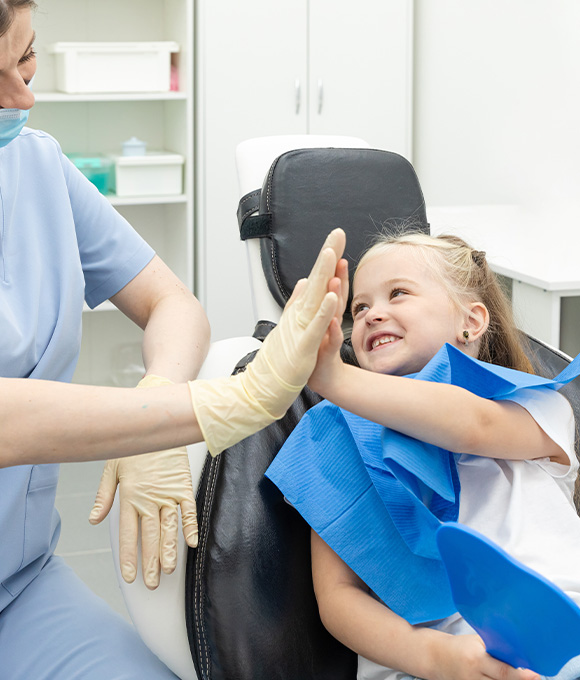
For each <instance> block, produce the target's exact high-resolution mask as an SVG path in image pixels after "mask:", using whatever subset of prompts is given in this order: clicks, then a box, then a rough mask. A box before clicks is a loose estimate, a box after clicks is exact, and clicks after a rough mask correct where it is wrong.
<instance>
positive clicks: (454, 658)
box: [429, 635, 540, 680]
mask: <svg viewBox="0 0 580 680" xmlns="http://www.w3.org/2000/svg"><path fill="white" fill-rule="evenodd" d="M438 640H439V647H438V651H437V654H436V656H437V658H436V660H435V664H434V665H435V667H436V668H435V669H434V672H433V675H432V676H431V675H430V676H429V677H430V678H431V677H432V678H433V680H540V676H539V675H538V674H537V673H534V671H530V670H528V669H525V668H514V667H513V666H510V665H509V664H507V663H503V661H499V660H498V659H495V658H494V657H493V656H490V655H489V654H488V653H487V652H486V651H485V645H484V643H483V640H482V639H481V638H480V637H479V635H442V636H441V637H439V638H438Z"/></svg>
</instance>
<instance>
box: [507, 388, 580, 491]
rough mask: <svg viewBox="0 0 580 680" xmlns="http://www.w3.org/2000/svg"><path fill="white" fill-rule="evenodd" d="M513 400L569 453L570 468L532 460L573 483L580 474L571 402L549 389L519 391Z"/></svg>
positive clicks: (513, 396)
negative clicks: (579, 472) (568, 478)
mask: <svg viewBox="0 0 580 680" xmlns="http://www.w3.org/2000/svg"><path fill="white" fill-rule="evenodd" d="M508 401H513V402H515V403H516V404H519V405H520V406H523V408H525V409H526V411H527V412H528V413H529V414H530V415H531V416H532V418H533V419H534V420H535V421H536V422H537V423H538V425H539V426H540V427H541V428H542V430H544V432H545V433H546V434H547V435H548V437H550V439H552V440H553V441H554V442H555V443H556V444H558V446H560V447H561V449H562V450H563V451H564V452H565V453H566V455H567V456H568V458H569V460H570V466H569V467H568V466H567V465H561V464H559V463H553V462H551V461H550V460H549V459H547V458H542V459H539V460H534V461H530V462H532V463H537V464H540V465H541V466H542V467H544V468H545V469H546V471H547V472H548V473H549V474H550V475H552V476H554V477H568V476H570V477H571V478H572V480H573V479H574V478H575V477H576V473H577V472H578V460H577V458H576V452H575V449H574V439H575V433H576V425H575V420H574V412H573V411H572V407H571V406H570V402H569V401H568V400H567V399H566V397H564V396H562V395H561V394H560V393H559V392H557V391H556V390H553V389H550V388H548V387H540V388H534V389H522V390H518V391H517V392H516V393H515V394H514V395H510V397H509V400H508Z"/></svg>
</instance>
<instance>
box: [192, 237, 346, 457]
mask: <svg viewBox="0 0 580 680" xmlns="http://www.w3.org/2000/svg"><path fill="white" fill-rule="evenodd" d="M345 239H346V237H345V234H344V232H343V231H342V229H335V230H334V231H332V232H331V233H330V235H329V236H328V238H327V239H326V241H325V243H324V245H323V247H322V250H321V251H320V254H319V256H318V259H317V260H316V263H315V264H314V267H313V268H312V271H311V273H310V276H309V277H308V279H307V280H301V281H299V282H298V283H297V284H296V288H295V290H294V293H293V294H292V297H291V298H290V300H289V301H288V303H287V304H286V307H285V308H284V312H283V314H282V317H281V319H280V323H279V324H278V325H277V326H276V328H274V329H273V330H272V331H271V332H270V333H269V334H268V336H267V337H266V339H265V340H264V344H263V345H262V347H261V348H260V351H259V352H258V353H257V355H256V357H255V359H254V360H253V361H252V362H251V363H250V364H248V366H247V368H246V370H245V371H244V372H243V373H239V374H238V375H236V376H230V377H227V378H221V379H217V380H195V381H192V382H190V383H189V388H190V391H191V398H192V402H193V408H194V411H195V415H196V418H197V422H198V424H199V426H200V428H201V431H202V434H203V438H204V439H205V442H206V444H207V446H208V449H209V451H210V453H211V454H212V455H214V456H215V455H217V454H218V453H220V452H221V451H223V450H224V449H226V448H228V447H229V446H232V445H233V444H235V443H236V442H238V441H241V440H242V439H245V437H248V436H249V435H250V434H253V433H254V432H257V431H258V430H260V429H262V428H263V427H265V426H266V425H269V424H270V423H272V422H273V421H274V420H277V419H279V418H282V416H283V415H284V414H285V413H286V411H287V410H288V408H289V407H290V405H291V404H292V402H293V401H294V400H295V399H296V397H297V396H298V394H299V393H300V391H301V390H302V388H303V387H304V385H305V384H306V381H307V380H308V378H309V377H310V374H311V373H312V371H313V370H314V366H315V365H316V358H317V354H318V348H319V346H320V343H321V341H322V339H323V337H324V335H325V333H326V330H327V328H328V324H329V323H330V321H331V319H332V317H333V315H334V314H335V310H336V305H337V296H336V294H335V293H328V292H327V291H328V284H329V282H330V281H331V280H332V278H333V277H334V275H335V271H336V266H337V263H338V261H339V259H340V257H341V255H342V253H343V251H344V246H345Z"/></svg>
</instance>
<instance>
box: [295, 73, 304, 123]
mask: <svg viewBox="0 0 580 680" xmlns="http://www.w3.org/2000/svg"><path fill="white" fill-rule="evenodd" d="M294 97H295V101H296V115H298V114H299V113H300V104H301V103H302V96H301V89H300V78H296V80H295V81H294Z"/></svg>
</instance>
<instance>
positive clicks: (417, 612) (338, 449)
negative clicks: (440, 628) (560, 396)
mask: <svg viewBox="0 0 580 680" xmlns="http://www.w3.org/2000/svg"><path fill="white" fill-rule="evenodd" d="M579 373H580V357H577V358H576V359H575V360H574V361H573V362H572V363H571V364H569V365H568V366H567V367H566V369H564V371H562V373H560V374H559V375H558V376H557V377H556V378H554V379H553V380H552V379H549V378H542V377H540V376H536V375H530V374H527V373H522V372H520V371H515V370H512V369H507V368H503V367H501V366H494V365H492V364H488V363H485V362H482V361H478V360H477V359H473V358H471V357H469V356H467V355H466V354H464V353H463V352H461V351H460V350H457V349H455V348H454V347H452V346H451V345H448V344H447V345H444V346H443V347H442V348H441V349H440V350H439V352H438V353H437V354H436V355H435V356H434V357H433V359H432V360H431V361H430V362H429V363H428V364H427V365H426V366H425V367H424V368H423V370H421V371H420V372H419V373H417V374H416V375H413V376H408V377H409V378H412V379H417V380H429V381H432V382H442V383H448V384H453V385H457V386H459V387H463V388H464V389H467V390H469V391H470V392H473V393H474V394H477V395H478V396H481V397H484V398H487V399H509V396H510V395H513V394H515V393H516V392H517V391H518V390H521V389H529V388H544V389H546V388H549V389H558V388H559V387H561V386H562V385H564V384H566V383H567V382H570V381H571V380H572V379H574V378H575V377H576V376H577V375H578V374H579ZM266 476H267V477H269V478H270V479H271V480H272V481H273V482H274V484H276V486H277V487H278V488H279V489H280V490H281V492H282V493H283V494H284V496H285V497H286V498H287V499H288V501H289V502H290V503H292V505H293V506H294V507H295V508H296V509H297V510H298V512H299V513H300V514H301V515H302V516H303V517H304V519H305V520H306V521H307V522H308V524H309V525H310V526H311V527H312V528H313V529H314V531H316V533H317V534H319V536H320V537H321V538H322V539H323V540H324V541H325V542H326V543H327V544H328V545H329V546H330V547H331V548H332V549H333V550H334V551H335V552H336V553H337V554H338V555H339V556H340V557H341V558H342V559H343V560H344V562H346V564H348V565H349V566H350V568H351V569H352V570H353V571H354V572H355V573H356V574H357V575H358V576H359V577H360V578H361V579H362V580H363V581H364V582H365V583H366V584H367V585H368V586H369V587H370V588H371V589H372V590H373V591H374V592H375V594H376V595H377V596H378V597H379V598H381V600H383V602H385V604H386V605H387V606H388V607H389V608H390V609H392V610H393V611H394V612H395V613H397V614H399V615H400V616H402V617H404V618H405V619H406V620H407V621H409V623H412V624H416V623H426V622H429V621H435V620H438V619H442V618H445V617H447V616H449V615H451V614H453V613H454V612H456V611H457V608H456V606H455V604H454V602H453V598H452V594H451V589H450V587H449V580H448V576H447V572H446V570H445V567H444V565H443V562H442V561H441V556H440V554H439V549H438V546H437V543H436V538H435V534H436V531H437V529H438V528H439V526H440V525H441V523H442V522H449V521H455V520H457V517H458V512H459V497H460V485H459V477H458V473H457V467H456V463H455V457H454V454H452V453H450V452H449V451H445V450H443V449H440V448H438V447H435V446H432V445H430V444H426V443H424V442H420V441H418V440H416V439H413V438H412V437H407V436H406V435H403V434H400V433H399V432H396V431H394V430H389V429H386V428H384V427H382V426H381V425H378V424H376V423H372V422H370V421H368V420H365V419H363V418H360V417H358V416H355V415H353V414H352V413H349V412H348V411H344V410H343V409H340V408H339V407H337V406H335V405H333V404H331V403H330V402H328V401H323V402H321V403H320V404H318V405H317V406H315V407H313V408H312V409H310V410H309V411H308V412H307V413H306V414H305V415H304V417H303V418H302V420H301V421H300V423H299V424H298V426H297V427H296V428H295V430H294V431H293V432H292V434H291V435H290V437H289V438H288V440H287V441H286V443H285V444H284V446H283V447H282V448H281V449H280V452H279V453H278V455H277V456H276V458H275V459H274V461H273V463H272V464H271V465H270V467H269V468H268V470H267V471H266Z"/></svg>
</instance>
